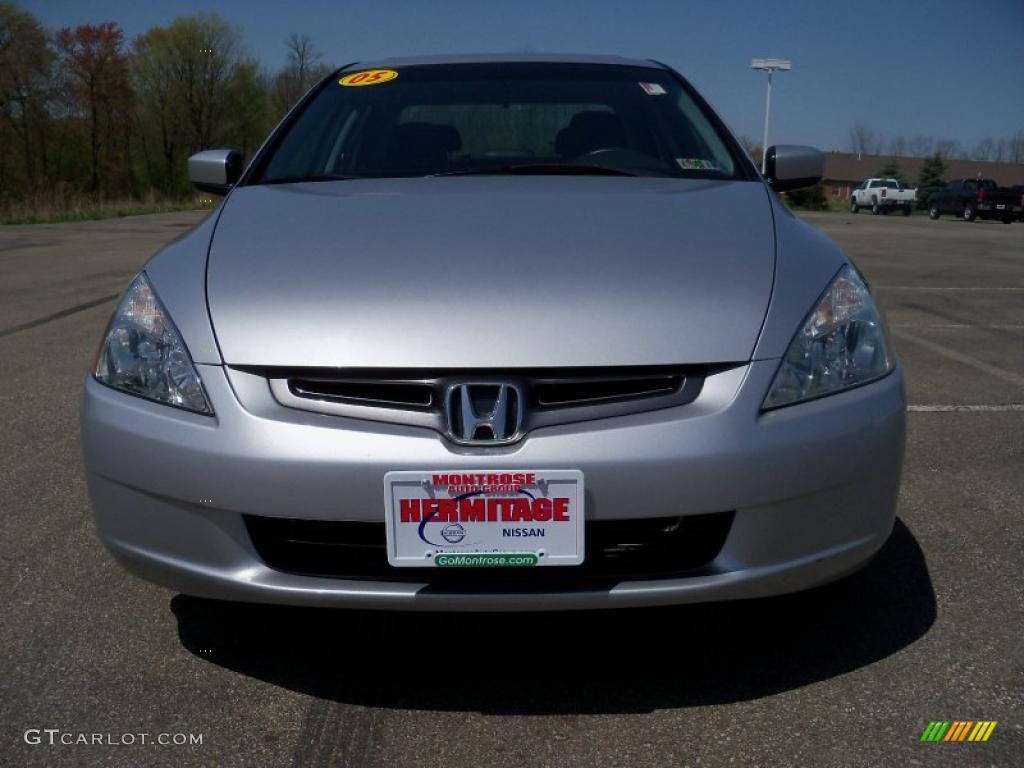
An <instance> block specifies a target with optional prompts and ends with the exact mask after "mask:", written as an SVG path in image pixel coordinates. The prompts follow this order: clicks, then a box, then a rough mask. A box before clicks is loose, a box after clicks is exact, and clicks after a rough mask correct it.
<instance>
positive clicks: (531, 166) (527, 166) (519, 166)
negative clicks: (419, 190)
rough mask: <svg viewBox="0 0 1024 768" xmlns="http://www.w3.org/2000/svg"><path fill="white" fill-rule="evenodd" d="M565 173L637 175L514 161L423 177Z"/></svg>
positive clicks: (603, 168)
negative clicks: (508, 163)
mask: <svg viewBox="0 0 1024 768" xmlns="http://www.w3.org/2000/svg"><path fill="white" fill-rule="evenodd" d="M532 173H535V174H538V175H544V176H547V175H565V176H577V175H578V176H639V175H640V174H638V173H635V172H633V171H627V170H624V169H622V168H609V167H608V166H606V165H577V164H576V163H515V164H512V165H494V166H489V167H487V168H463V169H461V170H457V171H441V172H440V173H428V174H427V175H426V177H425V178H428V179H432V178H435V177H437V176H497V175H500V174H523V175H527V176H528V175H530V174H532Z"/></svg>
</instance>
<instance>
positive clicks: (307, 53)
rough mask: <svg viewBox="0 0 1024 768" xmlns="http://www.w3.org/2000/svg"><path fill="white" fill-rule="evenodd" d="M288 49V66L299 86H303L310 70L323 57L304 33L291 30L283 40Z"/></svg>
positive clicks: (311, 39)
mask: <svg viewBox="0 0 1024 768" xmlns="http://www.w3.org/2000/svg"><path fill="white" fill-rule="evenodd" d="M284 44H285V47H286V48H287V49H288V68H289V69H290V70H291V73H292V74H293V75H294V76H295V78H296V80H297V81H298V86H299V88H305V87H306V85H307V78H308V77H309V72H310V70H311V69H312V68H313V67H314V66H315V65H316V64H317V63H318V62H319V61H320V59H321V58H323V55H322V54H321V53H320V51H319V50H318V49H317V47H316V43H314V42H313V38H311V37H310V36H309V35H306V34H301V35H300V34H299V33H297V32H292V33H291V34H290V35H288V39H287V40H285V43H284Z"/></svg>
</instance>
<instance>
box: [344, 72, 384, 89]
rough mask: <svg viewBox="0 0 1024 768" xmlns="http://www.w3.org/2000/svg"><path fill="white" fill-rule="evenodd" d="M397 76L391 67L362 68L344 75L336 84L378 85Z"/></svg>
mask: <svg viewBox="0 0 1024 768" xmlns="http://www.w3.org/2000/svg"><path fill="white" fill-rule="evenodd" d="M396 77H398V73H397V72H395V70H393V69H364V70H363V71H362V72H353V73H352V74H351V75H345V76H344V77H343V78H341V79H340V80H339V81H338V85H346V86H350V87H352V86H357V85H380V84H381V83H386V82H389V81H391V80H394V79H395V78H396Z"/></svg>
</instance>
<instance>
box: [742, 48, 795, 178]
mask: <svg viewBox="0 0 1024 768" xmlns="http://www.w3.org/2000/svg"><path fill="white" fill-rule="evenodd" d="M750 68H751V69H760V70H763V71H765V72H767V73H768V98H767V99H766V100H765V103H764V139H763V140H762V141H761V173H764V172H765V159H766V158H767V157H768V115H769V114H770V113H771V109H772V75H773V74H774V73H775V71H776V70H779V71H780V72H786V71H788V70H790V69H792V68H793V62H791V61H786V60H785V59H751V61H750Z"/></svg>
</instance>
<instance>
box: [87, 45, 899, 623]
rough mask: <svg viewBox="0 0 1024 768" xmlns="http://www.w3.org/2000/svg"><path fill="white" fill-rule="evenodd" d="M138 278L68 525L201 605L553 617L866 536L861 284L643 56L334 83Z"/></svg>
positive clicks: (881, 450) (805, 563) (775, 573)
mask: <svg viewBox="0 0 1024 768" xmlns="http://www.w3.org/2000/svg"><path fill="white" fill-rule="evenodd" d="M190 170H191V175H192V178H193V181H194V182H195V183H196V184H197V185H198V186H200V188H203V189H208V190H216V191H224V192H227V197H226V198H225V201H224V202H223V204H222V205H221V206H220V207H219V208H218V209H217V210H216V211H214V212H213V213H212V214H211V215H210V216H209V217H208V218H207V219H206V220H204V222H203V223H201V224H200V225H199V226H198V227H197V228H196V229H195V230H193V231H192V232H190V233H188V234H187V235H185V236H184V237H183V238H181V239H179V240H178V241H176V242H174V243H172V244H170V245H169V246H168V247H166V248H165V249H164V250H162V251H161V252H160V253H158V254H157V255H156V256H154V257H153V258H152V259H150V261H149V262H148V263H147V264H146V266H145V267H144V269H143V271H142V272H141V273H140V274H139V275H138V276H137V277H136V278H135V279H134V280H133V281H132V283H131V285H130V286H129V288H128V290H127V291H126V293H125V295H124V297H123V298H122V300H121V301H120V303H119V305H118V307H117V309H116V311H115V312H114V316H113V317H112V319H111V322H110V325H109V327H108V329H107V331H106V333H105V335H104V338H103V340H102V344H101V347H100V350H99V354H98V357H97V362H96V365H95V367H94V370H93V371H92V372H90V374H89V376H88V377H87V379H86V383H85V393H84V402H83V408H82V432H83V441H84V449H85V458H86V465H87V470H88V481H89V490H90V494H91V497H92V501H93V506H94V509H95V516H96V522H97V528H98V531H99V534H100V536H101V538H102V540H103V541H104V543H105V544H106V545H107V547H108V548H109V549H110V551H111V552H112V553H113V554H114V555H115V556H116V557H117V559H118V560H119V561H120V562H122V563H123V564H124V565H125V566H126V567H127V568H128V569H129V570H131V571H133V572H135V573H137V574H139V575H141V576H143V577H144V578H147V579H150V580H152V581H155V582H157V583H161V584H164V585H167V586H169V587H171V588H172V589H175V590H179V591H181V592H185V593H188V594H194V595H201V596H207V597H214V598H223V599H231V600H248V601H258V602H268V603H292V604H305V605H329V606H351V607H365V608H396V609H402V608H404V609H422V610H428V609H439V610H518V609H560V608H566V609H573V608H600V607H615V606H637V605H656V604H668V603H681V602H691V601H706V600H722V599H734V598H746V597H756V596H764V595H773V594H779V593H784V592H789V591H793V590H798V589H803V588H807V587H811V586H814V585H817V584H821V583H824V582H827V581H830V580H832V579H835V578H838V577H841V576H843V575H845V574H847V573H849V572H851V571H853V570H855V569H857V568H858V567H860V566H862V565H863V564H864V563H866V562H867V561H868V560H869V559H870V558H871V556H872V555H873V554H874V553H875V552H876V551H877V550H878V549H879V548H880V547H881V545H882V544H883V543H884V542H885V540H886V539H887V537H888V536H889V533H890V532H891V529H892V525H893V520H894V514H895V506H896V499H897V494H898V488H899V478H900V469H901V464H902V454H903V442H904V419H905V401H904V394H903V383H902V374H901V370H900V367H899V365H898V363H897V361H896V359H895V358H894V356H893V354H892V350H891V347H890V345H889V341H888V339H887V337H886V332H885V328H884V325H883V323H882V320H881V318H880V317H879V314H878V311H877V309H876V307H875V305H874V302H873V300H872V297H871V294H870V292H869V290H868V286H867V284H866V282H865V280H864V278H863V277H862V275H861V274H860V273H859V272H858V271H857V269H856V267H855V266H854V265H853V264H851V263H850V262H849V261H848V259H847V258H846V257H845V256H844V255H843V253H842V252H841V251H840V250H839V249H838V248H837V247H836V246H835V245H833V244H832V243H831V242H830V241H829V240H828V239H827V238H825V237H824V236H823V235H821V234H820V233H818V232H817V231H816V230H813V229H812V228H810V227H809V226H807V225H805V224H804V223H802V222H801V221H799V220H798V219H796V218H795V217H794V216H793V215H792V214H791V213H790V211H789V210H788V209H787V208H786V207H785V206H784V205H783V204H782V203H781V202H780V201H779V199H778V197H777V195H776V192H778V191H781V190H784V189H786V188H793V187H795V186H799V185H805V184H807V183H813V182H814V181H815V180H816V176H820V156H818V155H817V154H816V153H815V152H813V150H809V149H807V148H800V147H775V148H771V149H770V150H769V157H768V170H767V173H766V178H762V177H761V176H760V175H759V174H758V173H757V171H756V169H754V167H753V166H752V164H751V163H750V160H749V158H747V157H746V155H745V154H744V153H743V151H742V150H741V149H740V148H739V147H738V146H737V144H736V142H735V140H734V139H733V137H732V136H731V135H730V134H729V132H728V131H727V130H726V129H725V127H724V126H723V125H722V123H721V121H720V120H719V119H718V118H717V117H716V116H715V115H714V113H713V112H712V111H711V110H710V108H709V107H708V106H707V104H706V103H705V102H704V101H703V100H702V99H701V98H700V97H699V96H698V95H697V94H696V93H695V92H694V91H693V89H692V88H691V87H690V86H689V85H688V84H687V83H686V82H685V81H684V80H683V79H682V78H681V77H680V76H679V75H677V74H676V73H674V72H672V71H671V70H669V69H667V68H666V67H664V66H662V65H660V64H656V63H653V62H644V61H632V60H624V59H615V58H604V57H591V58H588V57H541V56H526V57H516V58H512V57H503V58H494V59H491V58H484V57H462V58H452V57H449V58H446V59H407V60H390V61H384V62H376V63H370V64H359V65H353V66H350V67H346V68H344V69H343V70H341V71H339V72H337V73H335V74H334V75H333V76H332V77H330V78H328V79H326V80H325V81H324V82H323V83H321V84H320V85H319V86H318V87H317V88H315V89H313V91H311V92H310V93H309V94H307V96H306V97H304V99H303V100H302V102H300V103H299V104H298V105H297V106H296V108H295V109H294V110H292V112H291V113H290V114H289V115H288V116H287V117H286V118H285V120H284V121H283V122H282V124H281V125H280V126H279V127H278V128H277V129H276V130H275V132H274V133H273V134H272V136H271V138H270V139H269V140H268V142H267V144H266V145H265V146H264V147H263V148H262V149H261V150H260V151H259V152H258V153H257V155H256V157H255V158H254V159H253V161H252V162H251V163H250V164H249V165H248V167H247V168H246V169H245V170H244V172H243V171H242V169H241V165H240V163H239V159H238V157H237V156H236V155H234V154H233V153H230V152H225V151H215V152H205V153H201V154H200V155H197V156H196V157H194V158H193V160H192V161H191V168H190Z"/></svg>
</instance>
